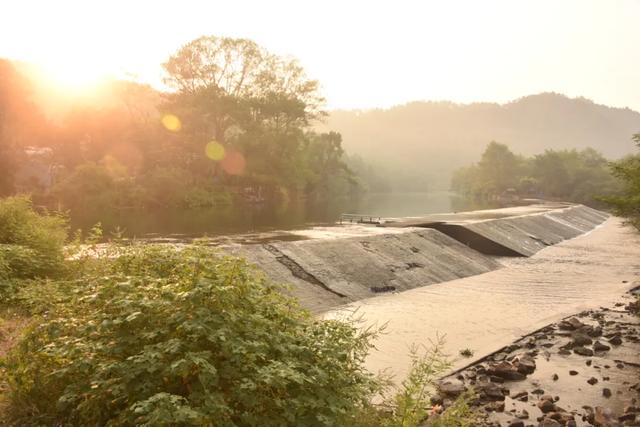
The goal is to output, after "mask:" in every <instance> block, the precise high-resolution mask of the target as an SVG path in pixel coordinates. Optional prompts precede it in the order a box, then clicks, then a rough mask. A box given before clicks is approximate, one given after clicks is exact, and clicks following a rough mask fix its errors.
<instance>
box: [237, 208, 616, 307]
mask: <svg viewBox="0 0 640 427" xmlns="http://www.w3.org/2000/svg"><path fill="white" fill-rule="evenodd" d="M607 217H608V215H607V214H605V213H603V212H600V211H597V210H595V209H591V208H588V207H586V206H582V205H566V204H562V205H558V204H555V205H534V206H528V207H518V208H507V209H497V210H490V211H489V210H488V211H475V212H464V213H459V214H444V215H431V216H428V217H424V218H410V219H400V220H395V221H389V222H386V223H385V224H384V227H393V228H394V230H393V232H391V230H389V233H382V234H378V235H368V236H355V237H343V238H328V239H316V240H300V241H293V242H277V243H267V244H259V245H245V246H237V247H228V248H226V251H227V252H230V253H233V254H235V255H238V256H242V257H244V258H246V259H247V260H248V261H249V262H250V263H253V264H255V265H256V266H257V267H258V268H259V269H261V270H262V271H264V273H265V274H266V275H267V276H268V277H269V278H270V279H271V280H273V281H275V282H278V283H285V284H288V285H290V290H289V292H291V293H292V294H293V295H294V296H295V297H296V298H298V300H299V301H300V303H301V304H302V305H303V306H305V307H306V308H308V309H310V310H311V311H313V312H316V313H318V312H322V311H326V310H329V309H331V308H334V307H336V306H339V305H342V304H347V303H349V302H352V301H356V300H360V299H364V298H369V297H372V296H376V295H379V294H381V293H386V292H400V291H405V290H409V289H413V288H416V287H420V286H426V285H430V284H433V283H440V282H445V281H449V280H454V279H459V278H463V277H468V276H472V275H477V274H482V273H486V272H488V271H491V270H495V269H498V268H500V267H501V264H500V263H499V262H498V261H497V260H496V259H495V257H494V255H500V256H531V255H533V254H535V253H536V252H537V251H539V250H540V249H542V248H544V247H546V246H549V245H553V244H556V243H559V242H561V241H562V240H565V239H569V238H573V237H576V236H578V235H580V234H583V233H586V232H588V231H590V230H592V229H593V228H594V227H596V226H597V225H598V224H600V223H602V222H603V221H604V220H605V219H606V218H607ZM398 228H402V230H398Z"/></svg>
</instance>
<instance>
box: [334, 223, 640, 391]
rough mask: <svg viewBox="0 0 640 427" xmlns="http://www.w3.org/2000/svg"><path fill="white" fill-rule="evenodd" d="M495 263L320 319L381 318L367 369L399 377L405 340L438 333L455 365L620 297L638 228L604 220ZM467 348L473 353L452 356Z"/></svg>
mask: <svg viewBox="0 0 640 427" xmlns="http://www.w3.org/2000/svg"><path fill="white" fill-rule="evenodd" d="M500 262H501V263H502V264H503V265H504V268H502V269H500V270H496V271H491V272H489V273H485V274H481V275H478V276H472V277H467V278H464V279H459V280H453V281H450V282H445V283H439V284H434V285H430V286H425V287H422V288H416V289H413V290H410V291H406V292H402V293H398V294H390V295H383V296H378V297H374V298H369V299H366V300H361V301H358V302H355V303H352V304H349V305H347V306H344V307H342V308H340V309H337V310H333V311H331V312H328V313H326V314H325V317H337V318H341V317H345V316H353V315H354V314H353V313H355V316H357V317H362V320H363V321H364V323H365V324H369V325H370V324H374V325H382V324H385V323H386V325H387V327H386V333H385V334H383V335H382V336H381V337H380V338H378V340H377V341H376V343H375V344H376V350H375V351H373V352H372V353H371V355H370V356H369V358H368V360H367V366H368V368H369V369H370V370H371V371H373V372H377V371H380V370H383V369H389V370H390V371H391V372H392V373H393V374H395V376H396V378H397V379H401V378H403V377H404V376H405V374H406V373H407V369H408V366H409V357H408V351H409V348H410V346H411V345H412V344H428V343H429V340H430V339H434V338H435V337H436V335H437V334H440V335H445V337H446V349H447V351H448V352H449V353H450V354H451V355H452V356H455V357H457V358H458V360H457V361H456V363H455V365H454V368H460V367H462V366H464V365H467V364H469V363H471V362H472V361H473V360H478V359H480V358H482V357H484V356H486V355H488V354H490V353H492V352H494V351H496V350H499V349H500V348H502V347H504V346H506V345H508V344H510V343H511V342H513V341H515V340H517V339H518V338H520V337H522V336H524V335H527V334H529V333H531V332H533V331H535V330H537V329H540V328H541V327H543V326H545V325H548V324H550V323H553V322H555V321H558V320H560V319H562V318H564V317H566V316H569V315H571V314H574V313H578V312H580V311H583V310H589V309H594V308H598V307H600V306H610V305H613V304H614V303H616V302H618V301H620V299H621V298H622V296H623V295H624V294H625V292H627V291H628V290H629V289H631V288H632V287H633V286H634V285H633V282H634V281H635V280H637V279H638V278H639V276H640V234H639V233H637V231H634V230H633V229H631V228H629V227H626V226H623V225H622V221H621V220H620V219H618V218H610V219H608V220H607V221H605V222H604V223H603V224H602V225H601V226H599V227H597V228H596V229H594V230H593V231H592V232H590V233H587V234H585V235H583V236H580V237H577V238H575V239H571V240H567V241H564V242H562V243H559V244H557V245H554V246H550V247H548V248H545V249H543V250H542V251H540V252H538V253H537V254H536V255H534V256H532V257H530V258H502V259H500ZM466 348H469V349H471V350H472V351H473V352H474V356H473V357H472V358H471V359H463V358H460V357H459V356H458V352H459V351H460V350H461V349H466Z"/></svg>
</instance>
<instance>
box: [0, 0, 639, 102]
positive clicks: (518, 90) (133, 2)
mask: <svg viewBox="0 0 640 427" xmlns="http://www.w3.org/2000/svg"><path fill="white" fill-rule="evenodd" d="M5 3H6V4H3V5H2V13H1V14H0V57H6V58H10V59H20V60H25V61H31V62H36V63H40V64H43V65H45V66H46V67H47V68H48V69H49V70H51V72H52V73H55V74H56V75H66V79H67V80H69V78H73V79H74V81H77V82H84V81H91V79H95V78H96V77H98V76H100V75H104V74H110V75H122V74H123V73H132V74H134V75H137V77H138V80H141V81H147V82H151V83H153V84H157V83H158V82H160V80H161V67H160V64H161V63H162V62H164V61H165V60H166V59H167V57H168V56H169V55H170V54H171V53H173V52H174V51H175V50H177V49H178V48H179V47H180V46H181V45H183V44H184V43H186V42H188V41H190V40H191V39H194V38H196V37H199V36H201V35H210V34H214V35H224V36H232V37H247V38H251V39H253V40H255V41H256V42H258V43H259V44H261V45H263V46H264V47H266V48H267V49H268V50H270V51H272V52H274V53H277V54H281V55H291V56H295V57H297V58H298V59H300V61H301V63H302V64H303V66H305V68H306V69H307V71H308V73H309V75H310V76H311V77H313V78H316V79H318V80H320V82H321V84H322V88H323V93H324V95H325V97H326V98H327V100H328V106H329V107H330V108H371V107H388V106H391V105H395V104H401V103H405V102H408V101H412V100H445V99H446V100H453V101H456V102H472V101H498V102H505V101H509V100H512V99H515V98H518V97H521V96H524V95H529V94H533V93H538V92H542V91H555V92H561V93H564V94H567V95H569V96H585V97H587V98H591V99H593V100H594V101H596V102H598V103H604V104H608V105H612V106H618V107H626V106H628V107H630V108H633V109H635V110H640V0H504V1H500V0H482V1H480V0H439V1H428V0H422V1H403V0H393V1H392V0H385V1H375V0H366V1H365V0H363V1H359V0H352V1H348V0H342V1H333V0H323V1H313V2H311V1H304V0H297V1H295V0H290V1H289V0H270V1H265V0H253V1H250V0H224V1H219V0H208V1H204V0H202V1H196V0H173V1H165V0H152V1H146V0H109V1H107V0H102V1H95V0H94V1H92V0H80V1H72V0H56V1H50V0H42V1H36V0H19V1H6V2H5ZM62 78H63V77H61V79H62Z"/></svg>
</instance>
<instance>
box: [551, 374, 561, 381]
mask: <svg viewBox="0 0 640 427" xmlns="http://www.w3.org/2000/svg"><path fill="white" fill-rule="evenodd" d="M558 378H560V377H559V376H558V374H553V376H552V377H551V379H552V380H554V381H558Z"/></svg>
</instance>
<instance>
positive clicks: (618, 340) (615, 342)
mask: <svg viewBox="0 0 640 427" xmlns="http://www.w3.org/2000/svg"><path fill="white" fill-rule="evenodd" d="M609 343H610V344H613V345H620V344H622V338H620V336H618V335H616V336H614V337H613V338H611V339H610V340H609Z"/></svg>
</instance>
